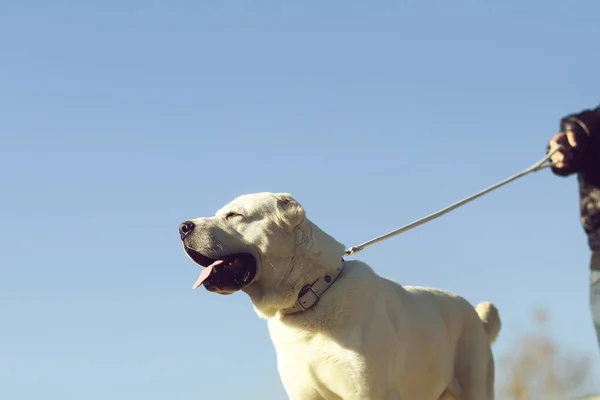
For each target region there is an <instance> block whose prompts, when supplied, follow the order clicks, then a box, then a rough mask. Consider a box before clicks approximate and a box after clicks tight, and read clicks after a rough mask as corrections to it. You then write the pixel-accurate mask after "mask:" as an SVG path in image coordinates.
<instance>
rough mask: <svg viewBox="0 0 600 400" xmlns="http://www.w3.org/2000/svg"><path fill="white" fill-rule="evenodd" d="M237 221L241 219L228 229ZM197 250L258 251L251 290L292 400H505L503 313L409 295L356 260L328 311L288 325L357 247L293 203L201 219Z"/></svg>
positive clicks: (424, 292) (257, 205) (286, 198)
mask: <svg viewBox="0 0 600 400" xmlns="http://www.w3.org/2000/svg"><path fill="white" fill-rule="evenodd" d="M230 211H235V212H236V213H239V214H241V216H236V217H234V218H229V219H226V218H225V215H226V214H227V213H228V212H230ZM192 221H193V222H194V223H195V224H196V226H197V228H196V230H195V231H194V233H193V235H192V236H191V237H190V239H189V245H190V246H191V247H192V248H194V249H195V250H197V251H200V252H204V253H205V254H206V253H207V252H208V253H212V254H218V255H226V254H228V253H232V252H236V251H242V250H244V251H250V252H252V254H254V256H255V257H256V258H257V259H258V261H259V272H258V274H257V276H256V278H255V279H254V281H253V282H252V283H251V284H250V285H249V286H247V287H246V288H244V289H243V291H244V292H246V293H247V294H248V295H249V296H250V298H251V299H252V302H253V304H254V307H255V310H256V311H257V313H258V315H259V316H261V317H262V318H265V319H266V320H267V321H268V326H269V332H270V335H271V339H272V341H273V344H274V345H275V349H276V352H277V364H278V370H279V373H280V376H281V379H282V382H283V385H284V387H285V390H286V392H287V394H288V396H289V398H290V399H292V400H318V399H326V400H334V399H336V400H337V399H339V400H355V399H356V400H359V399H361V400H362V399H373V400H387V399H389V400H392V399H403V400H441V399H457V400H493V399H494V359H493V355H492V351H491V348H490V343H491V342H493V340H494V339H495V337H496V335H497V334H498V332H499V330H500V319H499V317H498V312H497V310H496V308H495V307H494V306H493V305H492V304H491V303H487V302H486V303H482V304H480V305H479V306H478V309H477V311H476V310H475V309H474V308H473V307H472V306H471V305H470V304H469V303H468V302H467V301H466V300H464V299H463V298H462V297H460V296H457V295H455V294H452V293H449V292H445V291H441V290H437V289H430V288H421V287H408V286H401V285H399V284H397V283H395V282H393V281H391V280H389V279H385V278H382V277H380V276H379V275H377V274H376V273H375V272H374V271H373V270H372V269H371V268H370V267H369V266H368V265H366V264H365V263H363V262H360V261H347V262H346V263H345V268H344V271H343V273H342V275H341V276H340V278H339V279H338V280H337V281H336V282H335V284H334V285H333V286H332V287H331V288H330V289H329V290H328V291H327V292H326V293H325V294H324V295H323V297H322V298H321V300H320V301H319V302H318V303H317V305H316V306H315V307H314V308H312V309H310V310H308V311H305V312H301V313H298V314H292V315H283V314H281V313H280V312H279V311H280V310H281V309H283V308H287V307H290V306H292V305H293V304H294V302H295V300H296V298H297V296H298V293H299V292H300V289H301V288H302V287H303V286H304V285H306V284H310V283H312V282H313V281H315V280H316V279H317V278H318V277H320V276H323V275H325V274H327V273H333V272H334V271H335V269H336V268H338V267H339V266H340V264H341V262H342V256H343V253H344V250H345V247H344V246H343V245H342V244H341V243H339V242H337V241H336V240H335V239H334V238H332V237H331V236H329V235H327V234H326V233H325V232H323V231H322V230H321V229H319V228H318V227H317V226H316V225H315V224H314V223H312V222H310V221H309V220H308V219H307V218H306V215H305V212H304V209H303V208H302V206H300V204H298V203H297V202H296V201H295V200H294V199H293V198H292V197H291V196H290V195H289V194H283V193H278V194H275V193H256V194H250V195H245V196H241V197H239V198H237V199H235V200H234V201H233V202H231V203H229V204H228V205H227V206H225V207H223V208H222V209H221V210H219V211H218V212H217V214H216V215H215V216H214V217H210V218H198V219H196V220H192Z"/></svg>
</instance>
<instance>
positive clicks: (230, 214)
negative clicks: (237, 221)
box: [225, 211, 242, 219]
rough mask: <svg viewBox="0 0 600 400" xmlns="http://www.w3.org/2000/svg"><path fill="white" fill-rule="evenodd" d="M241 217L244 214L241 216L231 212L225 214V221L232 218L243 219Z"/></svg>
mask: <svg viewBox="0 0 600 400" xmlns="http://www.w3.org/2000/svg"><path fill="white" fill-rule="evenodd" d="M241 216H242V214H240V213H236V212H233V211H230V212H228V213H227V214H225V219H231V218H235V217H241Z"/></svg>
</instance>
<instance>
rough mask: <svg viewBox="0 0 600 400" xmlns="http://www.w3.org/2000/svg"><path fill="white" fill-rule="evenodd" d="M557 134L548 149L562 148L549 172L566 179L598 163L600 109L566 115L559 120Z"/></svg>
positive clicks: (599, 150)
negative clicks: (558, 131)
mask: <svg viewBox="0 0 600 400" xmlns="http://www.w3.org/2000/svg"><path fill="white" fill-rule="evenodd" d="M560 131H561V133H559V134H558V135H556V136H555V137H554V138H552V140H551V141H550V144H549V146H548V150H549V151H550V150H552V149H554V148H555V147H556V146H559V145H560V146H562V148H563V149H562V150H561V151H559V152H557V153H556V154H555V156H554V157H552V161H553V163H554V164H555V165H554V166H553V167H552V172H554V173H555V174H556V175H559V176H569V175H572V174H574V173H578V172H581V171H583V170H586V169H588V168H591V167H592V166H593V165H598V162H599V161H600V107H597V108H595V109H591V110H584V111H581V112H579V113H576V114H569V115H567V116H566V117H564V118H562V119H561V121H560Z"/></svg>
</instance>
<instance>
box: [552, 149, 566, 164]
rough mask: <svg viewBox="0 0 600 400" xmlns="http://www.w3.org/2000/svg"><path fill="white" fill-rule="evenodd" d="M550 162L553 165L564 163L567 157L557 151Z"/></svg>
mask: <svg viewBox="0 0 600 400" xmlns="http://www.w3.org/2000/svg"><path fill="white" fill-rule="evenodd" d="M550 160H551V161H552V163H553V164H558V163H562V162H563V161H564V160H565V155H564V154H563V153H561V152H560V151H557V152H556V153H554V154H553V155H552V157H550Z"/></svg>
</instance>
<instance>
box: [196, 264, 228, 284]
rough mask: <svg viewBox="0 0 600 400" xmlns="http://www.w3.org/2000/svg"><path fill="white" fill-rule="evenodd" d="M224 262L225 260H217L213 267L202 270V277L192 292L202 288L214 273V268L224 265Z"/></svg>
mask: <svg viewBox="0 0 600 400" xmlns="http://www.w3.org/2000/svg"><path fill="white" fill-rule="evenodd" d="M224 262H225V260H217V261H215V262H214V263H212V264H211V265H209V266H208V267H206V268H204V269H203V270H202V272H200V276H199V277H198V279H197V280H196V283H194V286H192V290H193V289H198V288H199V287H200V286H202V284H203V283H204V281H205V280H206V279H207V278H208V277H209V276H210V274H212V272H213V271H214V268H215V267H216V266H218V265H221V264H223V263H224Z"/></svg>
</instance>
